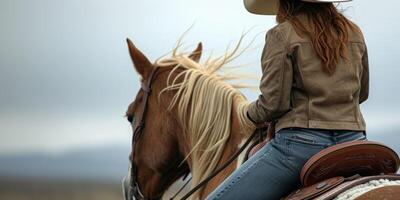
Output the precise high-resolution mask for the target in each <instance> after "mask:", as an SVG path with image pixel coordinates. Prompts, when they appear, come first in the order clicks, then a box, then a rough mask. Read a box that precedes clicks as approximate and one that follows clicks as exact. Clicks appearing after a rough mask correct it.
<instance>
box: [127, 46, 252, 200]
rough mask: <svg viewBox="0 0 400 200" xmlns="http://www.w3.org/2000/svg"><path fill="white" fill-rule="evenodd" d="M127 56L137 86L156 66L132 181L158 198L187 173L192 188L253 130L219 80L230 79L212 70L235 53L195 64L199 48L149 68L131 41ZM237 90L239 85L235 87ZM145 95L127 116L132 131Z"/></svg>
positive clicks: (240, 100) (236, 95)
mask: <svg viewBox="0 0 400 200" xmlns="http://www.w3.org/2000/svg"><path fill="white" fill-rule="evenodd" d="M128 46H129V52H130V56H131V58H132V61H133V64H134V66H135V69H136V71H137V72H138V73H139V75H140V76H141V82H142V84H143V83H146V82H147V81H148V79H149V78H150V77H149V76H150V74H151V72H152V71H153V70H154V68H155V67H158V68H159V70H158V71H157V72H156V74H154V80H153V82H152V84H151V87H152V91H151V92H152V93H151V95H150V96H149V98H148V105H147V110H146V115H145V116H146V117H145V119H144V121H145V123H146V126H145V128H144V130H143V133H142V136H141V138H140V140H138V141H137V143H136V145H135V148H136V149H135V150H136V153H135V155H131V162H132V164H134V165H135V166H138V167H137V183H138V186H139V188H140V190H141V193H143V196H144V197H146V198H149V199H154V198H159V197H160V196H162V194H163V192H164V191H165V190H166V189H167V188H168V187H169V186H170V185H171V184H172V183H173V182H174V181H176V180H177V179H178V178H179V177H181V176H182V175H184V174H185V173H188V172H189V170H190V172H191V173H192V177H193V179H192V184H197V183H198V182H200V181H201V180H202V179H203V178H204V177H206V176H207V175H209V174H210V173H211V172H212V171H213V170H214V169H215V168H217V167H219V166H220V165H222V164H224V163H225V161H226V160H227V159H229V158H230V157H231V155H232V154H234V153H235V152H236V151H237V149H238V147H239V146H240V144H241V142H242V141H243V140H244V139H245V138H246V137H248V135H249V133H251V132H252V131H253V130H254V127H252V124H251V123H250V122H248V121H246V118H245V117H244V116H242V114H241V113H242V111H241V109H243V108H244V106H245V104H246V103H248V102H247V101H246V100H245V98H244V96H243V95H242V94H241V93H240V92H239V91H238V90H237V89H235V85H230V84H227V83H225V82H224V81H223V80H226V79H230V78H233V77H232V76H231V75H217V73H216V71H218V69H219V68H220V67H222V66H223V65H225V64H226V63H228V62H229V61H230V59H232V58H233V57H234V56H235V54H236V53H237V49H235V50H234V52H233V53H231V54H227V55H225V56H223V57H220V58H219V59H215V60H208V62H207V64H204V65H200V64H198V62H199V60H200V57H201V54H202V44H201V43H200V44H199V45H198V47H197V48H196V49H195V50H194V51H193V53H191V54H190V55H188V56H185V55H182V54H181V55H178V54H177V53H176V51H175V50H174V53H173V56H172V58H169V59H164V60H161V61H158V62H156V63H154V64H152V63H151V62H150V61H149V60H148V59H147V58H146V56H145V55H144V54H143V53H141V52H140V51H139V50H138V49H137V48H136V47H135V46H134V45H133V43H132V42H130V41H129V40H128ZM236 87H241V86H240V85H236ZM144 95H145V94H144V91H143V90H140V91H139V92H138V94H137V95H136V98H135V100H134V102H132V103H131V104H130V105H129V108H128V111H127V113H126V115H127V118H128V120H129V121H131V122H132V126H133V128H134V129H135V128H136V127H137V126H138V121H141V119H135V116H140V115H141V113H143V107H142V105H143V103H144V102H143V101H144V100H143V98H144ZM237 164H238V162H237V161H236V162H233V163H232V164H231V165H230V166H229V167H227V168H226V169H224V170H223V171H222V172H221V173H220V174H218V176H216V177H215V178H214V179H212V180H211V181H210V182H209V183H208V184H207V185H206V186H205V187H204V188H203V189H201V190H200V191H199V192H198V193H197V194H195V196H196V198H199V199H203V198H205V197H206V196H207V194H209V193H210V192H211V191H212V190H214V189H215V188H216V187H217V186H218V185H219V184H220V183H221V182H222V181H223V180H224V178H226V177H227V176H228V175H229V174H231V173H232V171H233V170H234V169H235V168H236V167H237Z"/></svg>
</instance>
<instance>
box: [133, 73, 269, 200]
mask: <svg viewBox="0 0 400 200" xmlns="http://www.w3.org/2000/svg"><path fill="white" fill-rule="evenodd" d="M158 69H159V67H155V68H154V69H153V70H152V71H151V73H150V76H149V79H148V80H147V82H146V84H143V83H142V86H141V90H142V91H143V92H144V98H143V110H142V113H141V116H140V122H139V124H138V125H137V126H136V127H135V130H134V132H133V136H132V152H131V171H130V184H129V186H130V187H129V200H158V199H161V198H162V195H163V194H160V195H158V196H157V197H156V198H153V199H150V198H146V197H145V196H144V195H143V193H142V192H141V190H140V187H139V183H138V180H137V169H138V167H137V166H136V165H135V163H134V162H133V157H134V155H135V146H136V143H137V141H138V140H139V139H140V137H141V136H142V135H143V131H144V128H145V125H146V123H145V118H146V114H147V106H148V100H149V96H150V94H151V85H152V83H153V81H154V79H155V76H156V73H157V71H158ZM257 134H260V135H261V134H262V131H261V129H260V133H259V132H258V131H254V133H253V134H252V135H251V136H250V137H249V138H248V139H247V140H246V142H245V143H244V145H243V146H242V147H241V148H240V149H239V150H238V151H237V152H236V153H235V154H234V155H233V156H232V157H231V158H230V159H229V160H228V161H226V162H225V163H224V164H223V165H222V166H221V167H219V168H217V169H216V170H215V171H214V172H213V173H212V174H210V175H209V176H208V177H207V178H205V179H204V180H203V181H201V182H200V183H199V184H198V185H197V186H196V187H193V188H192V189H191V190H190V191H189V192H187V193H186V194H185V195H184V196H183V197H182V198H181V200H186V199H188V198H189V197H190V196H192V195H193V194H194V193H195V192H196V191H198V190H199V189H200V188H202V187H203V186H205V185H206V184H207V183H208V182H209V181H210V180H211V179H213V178H214V177H215V176H217V175H218V174H219V173H220V172H221V171H222V170H224V169H225V168H227V167H228V166H229V165H230V164H231V163H232V162H233V161H235V160H236V158H238V157H239V155H240V154H241V153H242V152H243V151H244V150H245V149H246V148H247V147H248V146H249V145H250V143H251V141H252V140H253V138H255V136H256V135H257ZM181 191H182V190H179V191H178V192H177V194H175V195H174V197H175V196H177V195H178V194H179V193H180V192H181ZM174 197H172V198H171V200H173V199H174Z"/></svg>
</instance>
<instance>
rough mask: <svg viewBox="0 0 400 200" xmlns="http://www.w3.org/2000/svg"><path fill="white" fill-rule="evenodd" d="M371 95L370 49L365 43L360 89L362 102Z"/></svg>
mask: <svg viewBox="0 0 400 200" xmlns="http://www.w3.org/2000/svg"><path fill="white" fill-rule="evenodd" d="M368 96H369V63H368V50H367V46H366V45H365V51H364V55H363V57H362V74H361V89H360V104H361V103H363V102H364V101H366V100H367V99H368Z"/></svg>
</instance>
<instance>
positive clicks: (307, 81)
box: [207, 0, 369, 200]
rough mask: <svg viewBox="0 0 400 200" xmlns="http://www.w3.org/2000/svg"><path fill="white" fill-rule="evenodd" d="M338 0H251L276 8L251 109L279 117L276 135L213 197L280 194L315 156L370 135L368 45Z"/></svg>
mask: <svg viewBox="0 0 400 200" xmlns="http://www.w3.org/2000/svg"><path fill="white" fill-rule="evenodd" d="M338 1H339V0H332V1H330V0H303V1H301V0H245V5H246V8H247V9H248V10H249V11H250V12H252V13H256V14H269V15H272V14H276V15H277V22H278V25H277V26H276V27H274V28H272V29H271V30H270V31H268V33H267V37H266V44H265V47H264V51H263V54H262V72H263V75H262V79H261V84H260V90H261V93H262V94H261V95H260V96H259V98H258V100H257V101H255V102H253V103H251V104H250V105H249V106H248V109H247V116H248V118H249V120H251V121H253V122H254V123H255V124H263V123H265V122H276V129H275V130H276V136H275V139H274V140H272V141H271V142H270V143H269V144H267V145H266V146H264V147H263V148H262V149H261V150H260V151H259V152H258V153H257V154H256V155H254V156H253V157H252V158H251V159H250V160H248V161H247V162H246V163H245V164H244V165H242V166H241V167H240V168H239V169H238V170H236V171H235V172H234V173H233V174H232V175H231V176H230V177H228V178H227V179H226V180H225V181H224V182H223V183H222V184H221V185H220V186H219V187H218V188H217V189H216V190H215V191H214V192H213V193H212V194H210V195H209V196H208V198H207V199H210V200H212V199H230V200H234V199H251V200H257V199H267V200H274V199H280V198H281V197H284V196H286V195H288V193H290V192H291V191H293V190H294V189H296V188H298V187H299V186H300V180H299V174H300V171H301V168H302V167H303V165H304V164H305V162H306V161H307V160H308V159H309V158H310V157H311V156H313V155H314V154H316V153H318V152H319V151H320V150H322V149H324V148H326V147H329V146H332V145H335V144H338V143H342V142H347V141H353V140H365V139H366V138H365V134H364V133H365V122H364V120H363V117H362V114H361V112H360V107H359V104H361V103H362V102H364V101H365V100H367V98H368V85H369V78H368V76H369V75H368V73H369V72H368V55H367V49H366V45H365V41H364V38H363V35H362V33H361V31H360V29H359V28H358V27H357V26H356V25H355V24H354V23H352V22H350V21H349V20H348V19H346V18H345V17H344V16H343V15H342V14H340V13H339V12H338V11H337V9H336V7H335V6H334V4H333V3H332V2H338ZM341 1H344V0H341Z"/></svg>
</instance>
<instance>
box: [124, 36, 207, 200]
mask: <svg viewBox="0 0 400 200" xmlns="http://www.w3.org/2000/svg"><path fill="white" fill-rule="evenodd" d="M127 41H128V47H129V53H130V56H131V58H132V61H133V64H134V66H135V69H136V71H137V72H138V74H139V75H140V77H141V84H142V89H140V90H139V92H138V93H137V95H136V97H135V100H134V101H133V102H132V103H131V104H130V105H129V108H128V111H127V112H126V116H127V118H128V120H129V122H130V123H131V124H132V128H133V130H134V132H135V131H136V132H137V133H136V134H138V135H140V136H139V137H137V140H136V141H135V142H134V143H135V145H134V147H133V149H134V150H133V151H132V154H131V157H130V159H131V163H132V169H133V173H134V176H135V177H134V179H135V180H134V181H135V183H134V184H135V186H137V188H138V190H137V191H139V192H138V193H142V194H140V195H141V196H142V197H143V196H144V197H146V198H147V199H158V198H160V197H161V196H162V195H163V193H164V191H165V190H166V189H167V188H168V187H169V186H170V185H171V184H172V183H173V182H175V181H176V180H177V179H178V178H179V177H181V176H182V175H184V174H185V173H188V172H189V167H188V164H187V163H186V162H183V161H184V159H185V156H184V154H183V152H185V151H186V150H185V149H184V148H188V147H187V146H186V147H185V146H184V145H182V143H178V140H179V139H180V137H182V136H183V134H182V132H183V126H182V124H181V123H180V122H179V121H178V119H177V117H176V111H175V110H174V109H172V110H168V109H167V108H168V106H169V103H170V101H171V99H172V98H173V94H172V92H169V91H167V92H163V94H162V96H159V94H160V92H161V91H162V90H163V89H164V88H166V87H167V79H168V76H169V75H170V72H171V70H172V69H173V68H174V67H175V66H172V65H171V66H169V67H168V66H164V67H162V68H158V70H157V71H155V68H156V67H157V66H156V64H152V63H151V62H150V61H149V60H148V59H147V57H146V56H145V55H144V54H143V53H142V52H141V51H140V50H139V49H137V48H136V47H135V45H134V44H133V43H132V42H131V41H130V40H129V39H128V40H127ZM201 52H202V45H201V43H200V44H199V45H198V47H197V49H196V50H195V51H194V52H193V53H192V54H191V55H190V56H189V57H190V58H191V59H192V60H193V61H197V62H198V60H199V59H200V56H201ZM149 79H152V80H149ZM147 87H151V93H149V94H148V95H146V90H147V89H146V88H147ZM146 96H147V97H146ZM146 104H147V106H146ZM144 113H145V114H144ZM142 118H143V119H142ZM143 123H144V124H143ZM134 134H135V133H134ZM139 188H140V189H139Z"/></svg>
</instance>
